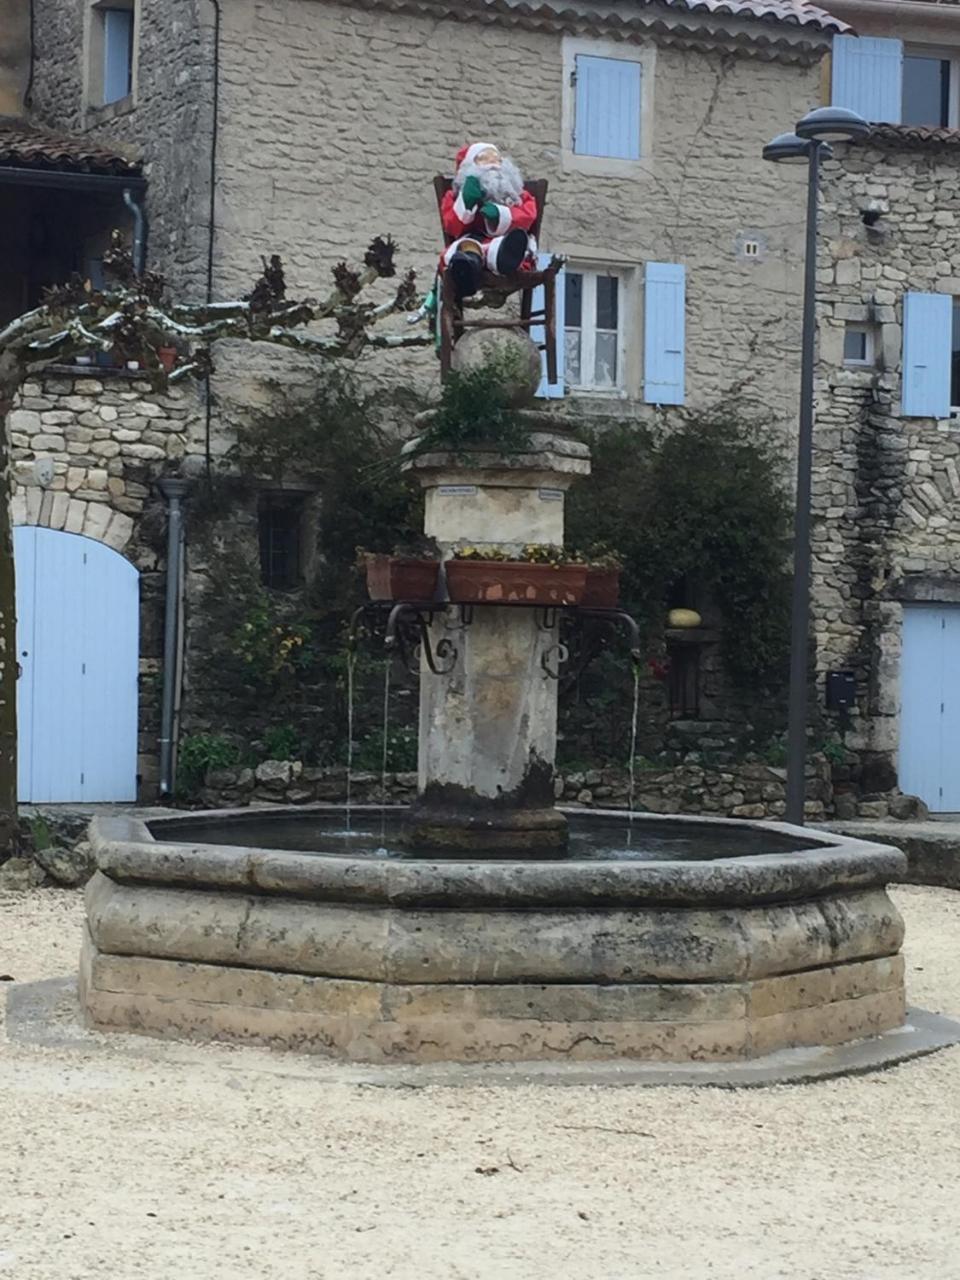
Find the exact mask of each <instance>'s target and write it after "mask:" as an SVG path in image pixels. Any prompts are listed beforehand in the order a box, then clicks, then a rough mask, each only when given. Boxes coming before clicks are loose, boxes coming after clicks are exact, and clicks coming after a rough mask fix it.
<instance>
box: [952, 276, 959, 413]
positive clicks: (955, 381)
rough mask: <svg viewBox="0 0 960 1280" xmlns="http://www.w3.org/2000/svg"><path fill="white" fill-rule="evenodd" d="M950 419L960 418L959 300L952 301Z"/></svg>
mask: <svg viewBox="0 0 960 1280" xmlns="http://www.w3.org/2000/svg"><path fill="white" fill-rule="evenodd" d="M950 417H951V418H960V298H954V300H953V340H952V342H951V344H950Z"/></svg>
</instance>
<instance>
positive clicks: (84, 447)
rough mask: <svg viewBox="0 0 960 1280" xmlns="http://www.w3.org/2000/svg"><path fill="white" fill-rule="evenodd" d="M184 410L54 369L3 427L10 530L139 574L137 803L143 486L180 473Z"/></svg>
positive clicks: (150, 643)
mask: <svg viewBox="0 0 960 1280" xmlns="http://www.w3.org/2000/svg"><path fill="white" fill-rule="evenodd" d="M190 405H191V401H190V399H189V393H188V392H186V391H183V390H180V389H178V388H171V389H170V390H169V391H167V392H166V394H164V395H162V396H161V395H158V394H156V393H154V392H153V391H152V390H151V386H150V383H149V382H146V381H144V380H143V377H142V375H140V376H138V375H137V374H136V373H132V374H129V373H127V372H125V371H122V370H113V369H96V368H94V367H91V368H89V369H82V368H80V367H77V368H66V367H64V368H62V369H54V370H51V371H49V372H48V373H47V374H45V375H44V376H43V377H42V378H38V379H36V380H35V381H31V382H27V383H25V384H24V386H23V388H22V391H21V395H20V398H19V402H18V404H17V407H16V408H15V409H14V410H13V412H12V413H11V414H10V417H9V422H8V428H9V433H10V445H11V456H12V461H13V472H14V483H15V490H14V496H13V504H12V515H13V522H14V524H15V525H39V526H42V527H43V528H48V529H55V530H63V531H64V532H66V533H74V534H80V535H82V536H83V537H88V538H93V539H95V540H96V541H98V542H103V543H105V544H106V545H107V546H108V547H111V548H112V549H113V550H114V551H118V552H120V553H121V554H122V555H124V556H125V557H126V558H127V559H128V560H129V561H130V562H131V563H132V564H133V565H134V567H135V568H136V569H137V570H138V571H139V573H140V604H141V622H140V643H141V648H140V676H141V679H140V741H139V757H138V774H139V778H140V791H141V798H142V799H149V798H152V797H153V795H155V793H156V782H157V779H158V777H159V767H158V747H157V737H158V734H159V696H160V684H161V676H162V665H161V658H162V653H163V640H162V637H163V601H164V596H163V593H164V555H165V549H166V541H165V540H166V515H165V510H164V504H163V501H162V499H161V498H160V497H159V496H158V495H157V494H156V492H155V490H154V488H153V484H154V481H155V480H156V479H157V478H158V477H159V476H160V475H162V474H164V473H169V472H171V471H176V470H178V469H179V467H180V465H181V461H182V458H183V455H184V453H185V451H186V448H187V440H188V435H189V431H190V425H191V423H190V415H191V408H190Z"/></svg>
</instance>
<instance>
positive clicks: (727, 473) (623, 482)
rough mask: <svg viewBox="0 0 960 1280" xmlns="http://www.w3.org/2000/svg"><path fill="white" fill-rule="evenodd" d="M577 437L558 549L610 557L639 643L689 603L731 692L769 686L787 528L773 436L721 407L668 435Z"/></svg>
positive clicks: (784, 616) (783, 643) (777, 655)
mask: <svg viewBox="0 0 960 1280" xmlns="http://www.w3.org/2000/svg"><path fill="white" fill-rule="evenodd" d="M584 436H585V438H586V439H587V441H588V443H589V444H590V447H591V451H592V456H593V471H592V475H591V477H590V479H589V481H587V482H584V483H582V484H580V485H578V486H575V487H574V488H573V489H572V490H571V492H570V494H569V496H568V499H567V541H568V542H569V543H572V544H577V545H581V546H583V545H588V544H589V543H590V542H591V541H596V540H599V541H602V542H605V543H608V544H610V545H611V546H614V547H617V548H618V549H619V551H620V552H621V554H622V556H623V560H624V574H623V581H622V591H623V601H624V604H625V605H626V606H627V607H628V608H630V609H631V611H632V612H634V613H635V614H636V616H637V617H638V619H639V621H640V623H641V626H642V627H643V629H644V631H645V633H646V635H647V637H648V638H649V639H650V641H651V642H653V641H654V640H655V639H656V638H657V637H658V636H659V635H660V634H662V631H663V627H664V624H665V620H666V619H665V615H666V612H667V610H668V608H669V607H670V606H671V605H672V604H680V603H683V604H691V605H693V606H694V607H696V606H697V605H698V604H700V603H701V599H698V598H697V594H698V593H699V594H700V596H701V597H702V598H705V599H709V600H710V601H711V602H712V605H713V606H714V607H715V609H716V610H717V612H718V613H719V615H720V618H721V621H722V642H723V659H724V665H725V667H726V670H727V672H728V674H729V675H730V677H731V679H732V680H733V681H734V683H735V684H736V685H738V686H740V687H741V688H745V689H750V690H757V691H759V692H765V691H769V690H777V689H779V688H781V687H782V684H783V681H784V679H785V677H786V664H787V643H788V635H789V631H788V622H789V613H788V604H789V549H790V544H789V534H790V526H791V510H790V504H789V502H788V500H787V497H786V494H785V492H784V490H783V487H782V480H783V473H784V467H783V462H782V458H781V457H779V456H778V452H777V451H778V447H781V448H782V444H783V436H782V434H781V433H780V432H779V431H778V430H777V429H776V428H775V427H773V426H772V425H771V424H770V423H769V422H768V421H766V420H764V419H759V418H757V417H756V416H753V415H750V414H748V413H745V412H742V411H740V412H738V411H737V408H736V407H735V406H731V405H724V406H720V407H719V408H717V409H714V410H712V411H705V412H702V413H698V414H694V413H688V414H686V415H684V416H683V417H682V418H680V419H679V420H678V421H677V420H675V421H674V422H672V423H671V426H670V428H669V429H668V430H662V429H660V430H658V429H653V428H651V427H648V426H640V425H637V424H635V423H625V424H620V425H617V426H614V427H608V428H602V429H598V430H587V431H585V432H584ZM685 591H686V593H687V594H686V598H684V592H685Z"/></svg>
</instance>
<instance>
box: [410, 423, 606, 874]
mask: <svg viewBox="0 0 960 1280" xmlns="http://www.w3.org/2000/svg"><path fill="white" fill-rule="evenodd" d="M407 465H408V468H409V469H410V470H412V471H413V472H415V474H416V475H417V476H418V478H419V480H420V483H421V484H422V486H423V488H424V490H425V499H426V515H425V520H424V530H425V532H426V533H427V534H428V535H429V536H431V537H433V538H435V539H436V541H437V543H438V544H439V546H440V548H441V551H442V554H443V558H444V559H447V558H449V556H450V554H451V552H452V551H453V549H454V548H455V547H456V546H458V545H464V544H469V545H472V546H479V547H482V546H483V545H484V544H487V545H491V544H496V545H498V546H503V547H506V548H508V549H510V550H516V551H517V552H519V551H520V549H521V548H522V547H523V546H524V545H525V544H526V543H531V542H536V543H550V544H554V545H562V544H563V508H564V497H565V494H566V491H567V489H568V488H569V486H570V485H571V484H572V483H573V481H574V480H575V479H576V478H577V477H578V476H585V475H588V474H589V472H590V452H589V450H588V449H587V447H586V445H584V444H582V443H580V442H579V441H575V440H572V439H570V438H569V437H567V436H564V435H561V434H557V433H553V432H548V431H535V432H533V433H532V434H531V438H530V449H529V451H528V452H525V453H523V454H514V455H510V456H506V457H504V456H502V455H500V454H497V453H493V452H490V453H481V452H472V453H471V455H470V457H469V459H467V460H465V459H463V458H459V457H457V456H456V455H454V454H451V453H430V454H424V455H422V456H420V457H416V458H414V459H412V460H411V461H410V462H409V463H408V464H407ZM542 621H543V619H542V617H541V618H540V620H539V621H538V613H537V610H535V609H534V608H532V607H531V608H526V607H518V606H515V605H513V606H505V607H502V608H498V607H496V606H490V605H483V606H478V607H477V608H475V609H474V610H473V614H472V619H471V621H470V623H469V625H467V626H464V627H462V628H460V627H459V626H458V623H459V617H458V610H457V609H456V608H455V607H453V606H452V607H451V608H450V609H448V610H447V611H446V613H440V614H438V615H437V616H436V618H435V619H434V621H433V623H432V625H431V628H430V638H431V644H432V645H433V648H434V651H436V648H437V645H438V644H439V642H440V641H441V640H442V639H444V638H446V639H448V640H450V641H451V642H452V643H453V645H454V646H455V648H456V649H457V659H456V663H455V665H454V666H453V669H452V670H451V671H450V672H449V674H446V675H435V674H434V673H433V672H432V671H430V669H429V667H428V666H427V664H426V661H425V660H424V661H423V662H422V664H421V682H420V757H419V789H418V797H417V800H416V802H415V804H414V805H413V807H412V810H411V815H410V820H409V826H408V839H409V841H410V843H411V844H412V845H415V846H418V847H435V848H436V847H455V848H463V849H464V850H470V849H474V850H477V851H484V850H488V851H496V850H498V849H506V848H512V849H527V850H530V851H531V852H533V851H536V850H538V849H542V850H552V849H556V848H558V847H562V846H563V844H564V843H565V842H566V819H565V817H564V816H563V815H562V814H560V813H558V812H557V810H556V809H555V808H554V790H553V770H554V758H555V754H556V742H557V682H556V680H552V679H550V678H548V677H547V676H546V675H545V673H544V668H543V666H542V663H541V660H542V659H543V657H544V655H545V654H548V651H549V650H550V649H551V648H552V647H553V646H554V645H556V644H557V641H558V638H559V637H558V631H557V628H556V626H554V627H553V628H552V629H550V630H546V629H544V627H543V626H541V625H540V622H542Z"/></svg>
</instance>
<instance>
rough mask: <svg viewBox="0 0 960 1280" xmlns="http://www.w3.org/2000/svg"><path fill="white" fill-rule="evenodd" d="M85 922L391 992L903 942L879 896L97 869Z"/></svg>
mask: <svg viewBox="0 0 960 1280" xmlns="http://www.w3.org/2000/svg"><path fill="white" fill-rule="evenodd" d="M87 921H88V926H89V930H90V934H91V937H92V939H93V941H94V942H95V943H96V946H97V948H98V949H99V950H100V951H102V952H104V953H106V954H109V955H116V956H140V957H151V958H155V959H158V960H182V961H190V962H194V963H202V964H221V965H229V966H238V967H241V968H247V969H264V970H277V971H284V972H287V973H295V974H301V975H310V976H316V977H323V978H335V979H348V980H361V981H374V982H396V983H402V984H410V983H413V984H417V983H426V984H434V983H443V984H450V983H453V984H456V983H464V982H467V983H470V984H471V985H479V984H486V983H493V984H502V983H511V984H513V983H521V984H523V983H533V984H536V985H541V984H543V983H566V984H570V983H581V984H582V983H598V982H599V983H610V982H613V983H621V984H627V985H632V984H644V983H649V982H679V983H691V982H693V983H700V982H708V983H717V982H741V981H745V980H754V979H758V978H767V977H774V976H776V975H781V974H785V973H797V972H799V971H801V970H808V969H811V968H821V967H824V966H831V965H836V964H845V963H848V962H856V961H864V960H874V959H877V958H887V957H891V956H894V955H896V953H897V952H898V951H899V948H900V946H901V944H902V941H903V922H902V920H901V919H900V916H899V914H898V912H897V910H896V908H895V907H894V906H893V904H892V903H891V901H890V899H889V898H888V897H887V895H886V893H885V892H884V891H883V890H882V889H874V890H867V891H865V892H860V893H854V894H847V895H837V896H836V897H833V898H825V899H818V900H815V901H811V902H805V903H787V904H780V905H775V906H760V907H750V908H729V909H726V910H695V909H686V910H684V909H680V910H678V909H676V908H667V909H662V908H657V907H649V908H631V909H628V910H622V909H621V910H617V909H611V908H606V907H603V908H599V909H597V910H593V911H591V910H588V909H579V910H564V909H558V910H553V911H550V910H546V909H543V908H540V909H533V908H530V909H528V910H526V911H523V912H516V911H483V910H470V909H463V908H461V909H459V910H458V909H455V908H451V907H444V908H443V909H440V910H418V909H409V908H408V909H403V908H392V907H384V906H356V905H352V904H351V905H344V904H341V905H337V904H331V903H326V902H319V901H304V900H299V899H294V898H283V897H268V896H265V895H257V896H251V895H250V894H249V893H246V894H242V893H223V892H212V891H208V890H189V889H171V888H163V887H160V886H154V885H121V884H116V883H114V882H113V881H111V880H109V879H108V878H107V877H106V876H104V875H103V874H102V873H98V874H97V875H96V876H94V878H93V879H92V880H91V881H90V884H89V885H88V888H87ZM762 990H763V989H761V991H760V994H759V995H758V999H762ZM802 990H803V985H802V983H801V984H800V988H799V991H800V993H801V994H799V995H798V996H797V997H796V999H797V1000H798V1001H800V1002H801V1003H802Z"/></svg>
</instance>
